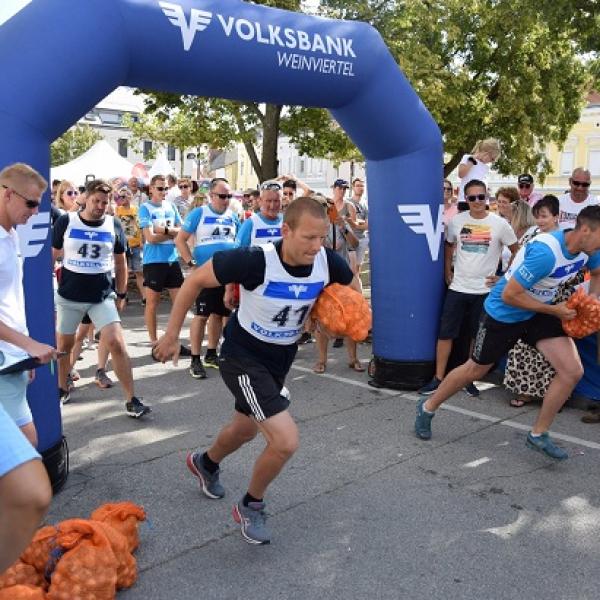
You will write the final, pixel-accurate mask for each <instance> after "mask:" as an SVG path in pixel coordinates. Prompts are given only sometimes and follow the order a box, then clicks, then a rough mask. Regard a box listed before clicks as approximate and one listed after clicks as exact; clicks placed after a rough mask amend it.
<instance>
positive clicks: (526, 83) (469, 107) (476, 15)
mask: <svg viewBox="0 0 600 600" xmlns="http://www.w3.org/2000/svg"><path fill="white" fill-rule="evenodd" d="M324 7H325V9H326V10H327V11H328V13H329V14H331V15H335V16H340V17H345V18H357V19H360V20H367V21H369V22H370V23H372V24H373V26H374V27H376V28H377V29H378V30H379V32H380V34H381V35H382V37H383V38H384V40H385V41H386V42H387V44H388V46H389V48H390V51H391V52H392V54H393V55H394V57H395V58H396V60H397V61H398V63H399V65H400V67H401V68H402V70H403V72H404V74H405V75H406V77H407V78H408V80H409V81H410V83H411V85H412V86H413V87H414V89H415V90H416V91H417V93H418V94H419V96H420V97H421V99H422V100H423V102H424V104H425V105H426V106H427V108H428V109H429V111H430V112H431V114H432V115H433V117H434V118H435V119H436V121H437V123H438V124H439V126H440V129H441V132H442V134H443V136H444V140H445V152H446V155H447V156H449V160H448V162H447V164H446V165H445V173H446V174H448V173H449V172H450V171H452V170H453V169H454V167H455V166H456V165H457V164H458V162H460V159H461V157H462V155H463V154H465V153H467V152H469V151H470V150H471V149H472V147H473V146H474V145H475V142H476V141H477V140H478V139H483V138H487V137H496V138H498V139H500V140H501V142H502V149H503V152H502V156H501V158H500V160H499V161H498V163H497V166H496V168H497V169H498V171H500V172H501V173H503V174H510V173H515V172H522V171H528V170H531V171H532V172H537V173H539V174H540V177H543V175H544V174H546V173H548V172H549V171H550V170H551V165H550V164H548V161H547V159H546V157H545V155H544V149H545V147H546V146H547V144H549V143H550V142H554V143H556V144H558V145H559V146H561V145H562V144H563V143H564V141H565V140H566V138H567V135H568V133H569V130H570V129H571V127H572V126H573V125H574V124H575V123H576V122H577V121H578V119H579V116H580V113H581V108H582V106H583V104H584V100H585V95H586V92H587V91H589V86H590V77H589V73H588V72H587V71H586V69H585V67H584V65H583V62H582V60H581V58H580V57H579V56H578V54H577V51H578V45H577V43H575V40H576V39H577V22H576V19H574V17H573V14H572V9H573V3H572V2H566V1H565V0H556V1H553V2H549V1H548V0H545V1H543V2H540V1H539V0H487V1H483V2H470V3H465V2H462V1H459V0H444V1H443V2H442V1H441V0H439V1H435V0H434V1H426V2H423V1H420V0H404V1H403V2H388V1H377V0H367V1H363V0H361V1H358V0H349V1H343V2H342V1H340V0H325V1H324Z"/></svg>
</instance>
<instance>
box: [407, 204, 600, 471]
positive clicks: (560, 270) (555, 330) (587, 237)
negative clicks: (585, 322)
mask: <svg viewBox="0 0 600 600" xmlns="http://www.w3.org/2000/svg"><path fill="white" fill-rule="evenodd" d="M583 266H586V267H587V268H588V269H589V272H590V294H591V295H598V293H599V292H600V206H587V207H586V208H584V209H583V210H582V211H581V212H580V213H579V214H578V215H577V219H576V224H575V228H574V229H570V230H567V231H564V230H559V231H553V232H550V233H544V234H539V235H537V236H536V237H535V238H534V239H533V240H531V241H530V242H529V243H528V244H525V245H524V246H523V247H522V248H521V249H520V250H519V253H518V254H517V256H516V257H515V260H514V262H513V264H512V266H511V267H510V268H509V269H508V271H507V272H506V273H505V275H504V276H503V277H502V278H501V279H500V281H499V282H498V283H497V284H496V285H495V286H494V287H493V288H492V290H491V292H490V295H489V296H488V298H487V300H486V301H485V305H484V311H483V313H482V316H481V320H480V322H479V329H478V331H477V338H476V343H475V346H474V348H473V353H472V355H471V358H470V359H469V360H468V361H467V362H466V363H465V364H463V365H461V366H460V367H457V368H456V369H454V370H453V371H451V372H450V373H448V375H447V376H446V378H445V379H444V381H443V382H442V383H441V385H440V386H439V388H438V389H437V391H436V392H435V393H434V394H433V395H432V396H431V397H430V398H423V399H422V400H421V401H420V402H419V404H418V407H417V418H416V419H415V433H416V435H417V437H419V438H421V439H422V440H428V439H430V438H431V421H432V420H433V417H434V416H435V414H436V410H437V409H438V408H439V407H440V406H441V405H442V404H443V403H444V402H445V401H446V400H447V399H448V398H450V397H451V396H452V395H453V394H455V393H456V392H457V391H458V390H460V389H461V388H462V387H463V386H464V385H467V384H468V382H471V381H475V380H477V379H479V378H481V377H483V375H485V374H486V373H487V372H488V371H489V370H490V369H491V368H492V366H493V365H494V363H496V362H498V361H499V360H500V359H501V358H502V357H503V356H504V355H505V354H506V353H507V352H508V351H509V350H510V349H511V348H512V347H513V346H514V345H515V343H516V342H517V340H519V339H522V340H523V341H524V342H526V343H527V344H529V345H530V346H532V347H535V348H536V349H537V350H538V351H539V352H541V353H542V354H543V355H544V356H545V357H546V359H547V360H548V362H549V363H550V364H551V365H552V367H553V368H554V370H555V371H556V375H555V376H554V378H553V380H552V383H551V384H550V387H549V388H548V390H547V391H546V394H545V396H544V399H543V401H542V406H541V408H540V411H539V413H538V415H537V418H536V419H535V422H534V424H533V426H532V428H531V430H530V431H529V433H528V434H527V437H526V438H525V443H526V444H527V446H528V447H529V448H531V449H532V450H536V451H538V452H541V453H543V454H545V455H546V456H547V457H549V458H552V459H554V460H566V459H567V458H568V457H569V454H568V453H567V452H566V451H565V450H564V449H563V448H559V447H557V446H555V445H554V444H553V442H552V439H551V438H550V435H549V434H548V430H549V429H550V427H551V425H552V422H553V420H554V417H555V416H556V414H557V413H558V411H559V410H560V409H561V408H562V406H563V404H564V403H565V402H566V400H567V398H568V397H569V395H570V394H571V392H572V391H573V388H574V387H575V385H576V384H577V382H578V381H579V379H580V378H581V377H582V375H583V367H582V365H581V360H580V358H579V355H578V353H577V348H576V346H575V344H574V342H573V340H572V339H571V338H570V337H568V336H567V334H566V333H565V331H564V329H563V326H562V322H563V321H570V320H572V319H574V318H575V317H576V316H577V311H576V310H575V309H571V308H568V307H567V305H566V302H558V303H556V304H552V301H553V299H554V297H555V295H556V292H557V291H558V289H559V286H560V285H561V284H563V283H565V282H567V281H568V280H569V279H570V278H571V277H572V276H573V273H574V272H576V271H578V270H579V269H580V268H581V267H583Z"/></svg>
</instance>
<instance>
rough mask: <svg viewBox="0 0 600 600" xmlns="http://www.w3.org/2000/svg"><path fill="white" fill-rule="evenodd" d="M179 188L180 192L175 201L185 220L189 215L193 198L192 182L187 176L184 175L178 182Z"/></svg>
mask: <svg viewBox="0 0 600 600" xmlns="http://www.w3.org/2000/svg"><path fill="white" fill-rule="evenodd" d="M177 188H178V189H179V194H177V196H176V198H175V201H174V202H173V203H174V204H175V206H176V207H177V210H178V211H179V215H180V216H181V219H182V220H184V219H185V218H186V217H187V214H188V211H189V210H190V204H191V202H192V200H193V196H192V182H191V180H190V179H188V178H187V177H182V178H181V179H180V180H179V183H178V184H177Z"/></svg>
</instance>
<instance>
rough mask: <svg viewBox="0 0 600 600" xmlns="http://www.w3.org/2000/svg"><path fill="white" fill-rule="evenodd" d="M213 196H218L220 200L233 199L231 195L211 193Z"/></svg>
mask: <svg viewBox="0 0 600 600" xmlns="http://www.w3.org/2000/svg"><path fill="white" fill-rule="evenodd" d="M211 194H212V195H213V196H219V198H221V200H231V198H233V194H217V192H211Z"/></svg>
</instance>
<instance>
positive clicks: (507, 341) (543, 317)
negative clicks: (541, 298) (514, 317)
mask: <svg viewBox="0 0 600 600" xmlns="http://www.w3.org/2000/svg"><path fill="white" fill-rule="evenodd" d="M566 336H567V334H566V333H565V330H564V329H563V327H562V323H561V320H560V319H559V318H558V317H555V316H554V315H548V314H546V313H536V314H535V315H534V316H533V317H531V319H527V320H526V321H519V322H518V323H503V322H502V321H496V319H493V318H492V317H490V315H488V314H487V312H485V310H484V311H483V313H482V314H481V320H480V322H479V330H478V331H477V336H476V337H475V344H474V345H473V355H472V356H471V358H472V359H473V361H475V362H476V363H477V364H478V365H493V364H494V363H496V362H498V361H499V360H500V359H501V358H502V357H503V356H504V355H505V354H506V353H507V352H508V351H509V350H510V349H511V348H512V347H513V346H514V345H515V344H516V343H517V341H518V340H519V339H521V340H523V341H524V342H525V343H527V344H529V345H530V346H531V347H532V348H535V347H536V345H537V343H538V342H540V341H541V340H547V339H550V338H555V337H566Z"/></svg>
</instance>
